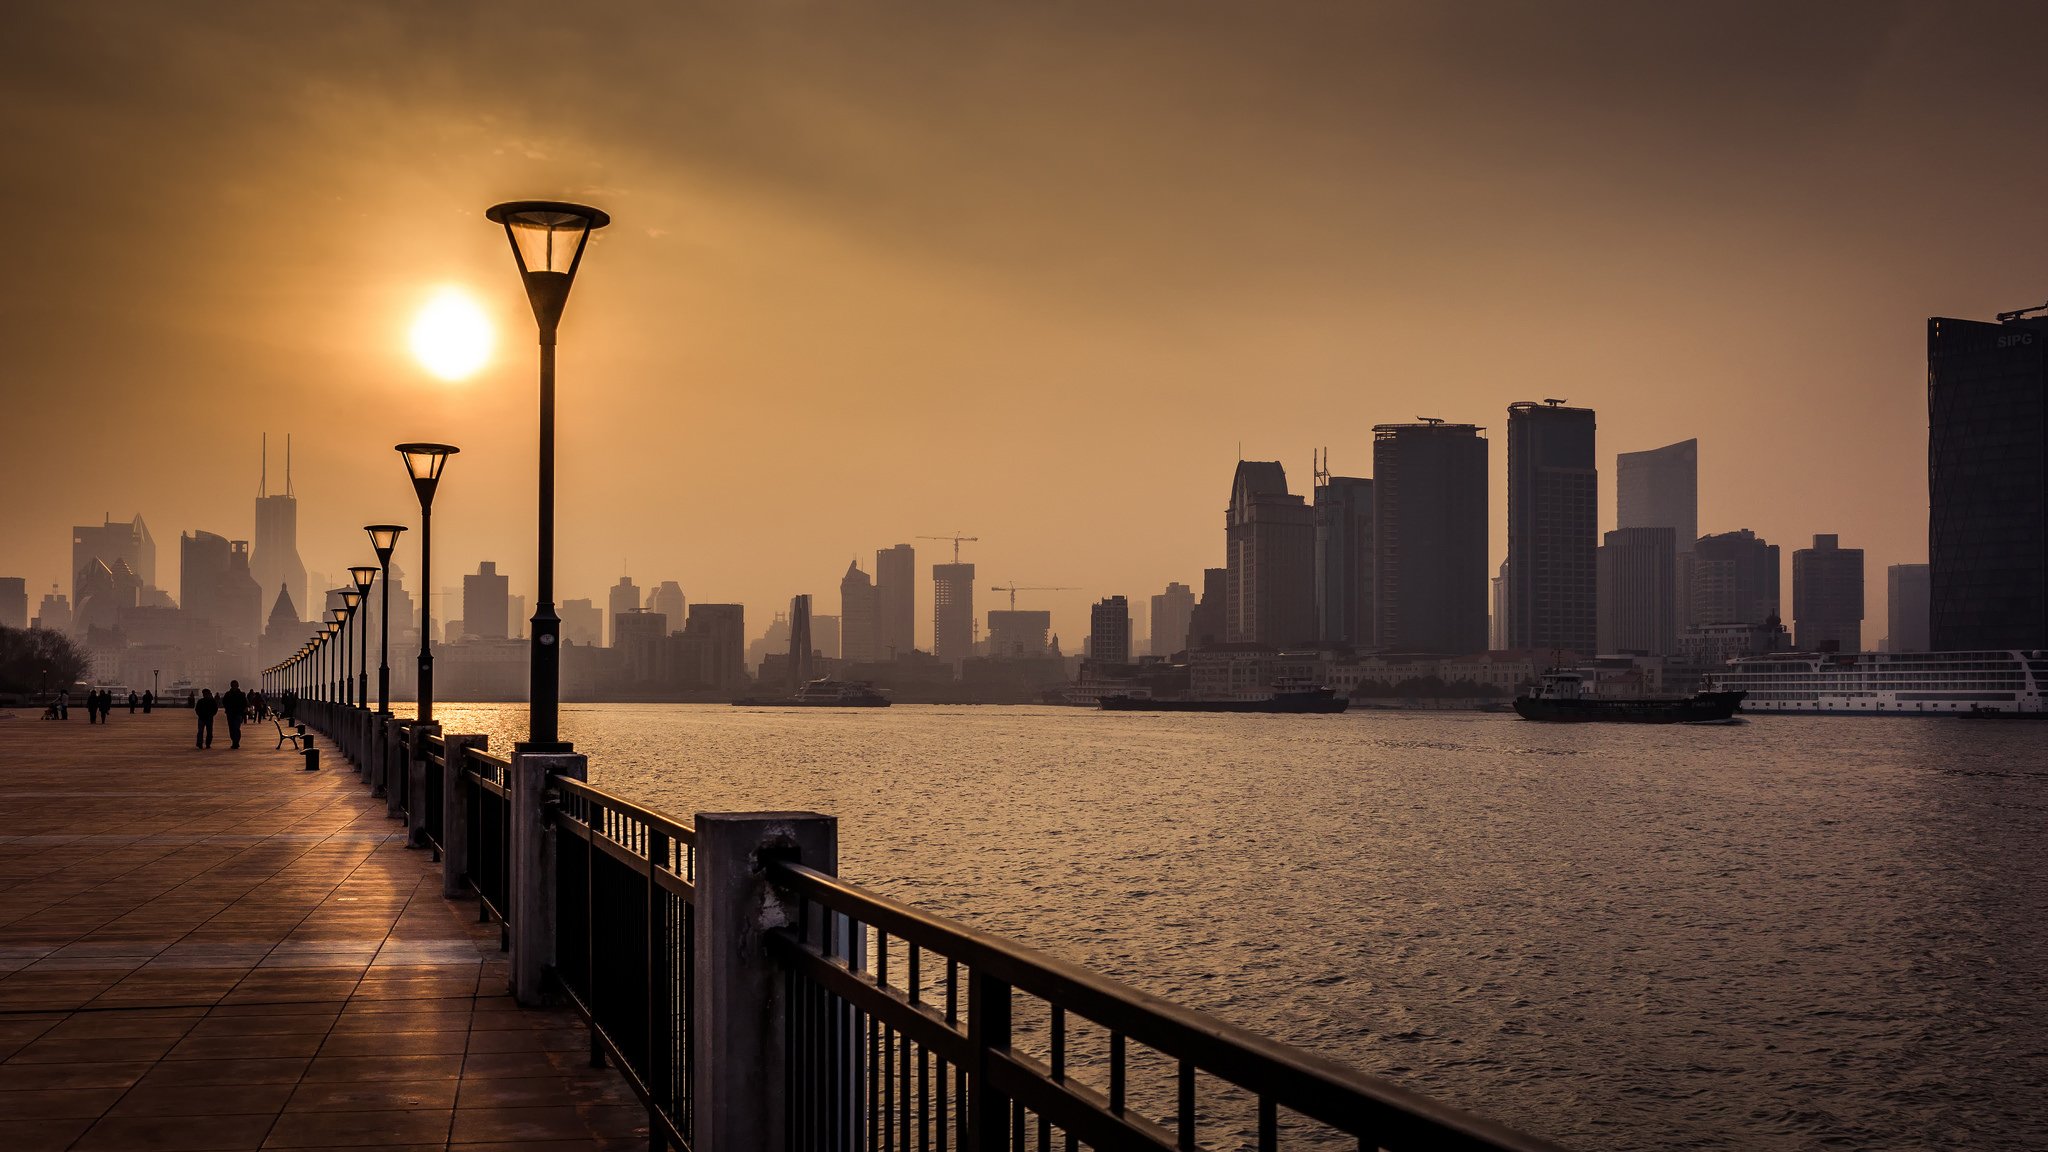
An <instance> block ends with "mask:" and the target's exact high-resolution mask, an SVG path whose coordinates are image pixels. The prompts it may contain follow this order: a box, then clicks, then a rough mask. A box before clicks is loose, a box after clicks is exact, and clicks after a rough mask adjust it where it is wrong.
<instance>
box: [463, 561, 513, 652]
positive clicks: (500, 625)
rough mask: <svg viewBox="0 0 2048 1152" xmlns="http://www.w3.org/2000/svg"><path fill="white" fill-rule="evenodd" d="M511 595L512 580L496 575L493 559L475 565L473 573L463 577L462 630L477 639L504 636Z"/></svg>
mask: <svg viewBox="0 0 2048 1152" xmlns="http://www.w3.org/2000/svg"><path fill="white" fill-rule="evenodd" d="M511 597H512V590H511V581H510V580H508V579H507V578H506V577H504V576H502V575H500V574H499V572H498V564H497V562H496V561H494V560H486V561H484V562H483V563H481V564H479V565H477V569H476V572H475V574H474V575H469V576H464V577H463V578H462V630H463V631H464V632H466V633H468V634H469V635H471V636H474V637H476V638H477V639H479V640H504V639H506V638H507V637H506V635H505V633H506V631H507V629H506V624H507V622H509V621H510V620H511V618H512V605H511Z"/></svg>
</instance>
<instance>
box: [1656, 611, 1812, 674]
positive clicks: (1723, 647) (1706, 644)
mask: <svg viewBox="0 0 2048 1152" xmlns="http://www.w3.org/2000/svg"><path fill="white" fill-rule="evenodd" d="M1787 640H1788V637H1787V636H1786V635H1785V626H1784V625H1783V624H1781V623H1779V622H1778V620H1777V618H1776V617H1772V618H1771V619H1768V620H1764V621H1762V622H1759V623H1754V624H1751V623H1746V622H1734V623H1727V624H1695V625H1693V626H1692V627H1691V628H1688V629H1686V630H1685V632H1684V633H1683V634H1681V635H1680V636H1679V638H1678V659H1679V663H1681V664H1683V665H1685V666H1686V667H1688V668H1696V669H1702V670H1711V669H1714V668H1718V667H1720V666H1721V665H1723V664H1726V663H1728V662H1729V661H1730V660H1735V659H1739V658H1741V657H1744V656H1764V655H1768V654H1770V653H1772V652H1782V651H1784V650H1785V648H1786V647H1787Z"/></svg>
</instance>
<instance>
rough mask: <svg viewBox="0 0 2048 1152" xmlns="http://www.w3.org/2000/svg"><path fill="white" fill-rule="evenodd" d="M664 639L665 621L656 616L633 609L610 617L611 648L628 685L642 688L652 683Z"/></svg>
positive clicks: (666, 619) (666, 620) (664, 618)
mask: <svg viewBox="0 0 2048 1152" xmlns="http://www.w3.org/2000/svg"><path fill="white" fill-rule="evenodd" d="M667 636H668V618H667V617H666V616H663V615H662V614H661V613H659V612H649V611H648V610H647V609H645V608H635V609H633V610H632V611H631V612H621V613H619V614H618V615H617V616H614V617H612V647H613V648H615V649H617V650H618V652H619V657H620V661H621V667H622V669H623V671H624V674H625V677H626V680H627V682H628V683H630V684H634V685H641V686H644V685H646V684H650V683H652V682H653V681H654V679H655V674H656V671H657V670H658V668H659V666H660V662H661V648H662V643H661V642H662V640H663V639H664V638H665V637H667Z"/></svg>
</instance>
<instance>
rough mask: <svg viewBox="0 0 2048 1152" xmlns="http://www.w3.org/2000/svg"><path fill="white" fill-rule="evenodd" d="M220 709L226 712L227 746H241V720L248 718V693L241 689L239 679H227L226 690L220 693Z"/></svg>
mask: <svg viewBox="0 0 2048 1152" xmlns="http://www.w3.org/2000/svg"><path fill="white" fill-rule="evenodd" d="M220 706H221V710H222V711H224V712H226V713H227V714H228V747H230V748H240V747H241V746H242V721H244V720H247V719H248V718H249V695H248V693H246V692H243V691H242V682H241V681H240V680H230V681H228V690H227V691H226V692H225V693H223V694H222V695H221V698H220Z"/></svg>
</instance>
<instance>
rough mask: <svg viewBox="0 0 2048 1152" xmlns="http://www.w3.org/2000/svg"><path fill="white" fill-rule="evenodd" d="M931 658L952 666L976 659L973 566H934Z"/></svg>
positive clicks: (956, 666) (955, 666)
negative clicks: (932, 656) (973, 656)
mask: <svg viewBox="0 0 2048 1152" xmlns="http://www.w3.org/2000/svg"><path fill="white" fill-rule="evenodd" d="M932 655H934V656H937V657H938V658H939V659H941V660H944V661H946V662H947V663H949V664H951V665H953V667H954V668H956V669H957V668H958V667H959V666H960V662H961V661H962V660H965V659H967V658H968V657H969V656H972V655H974V565H972V564H934V565H932Z"/></svg>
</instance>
